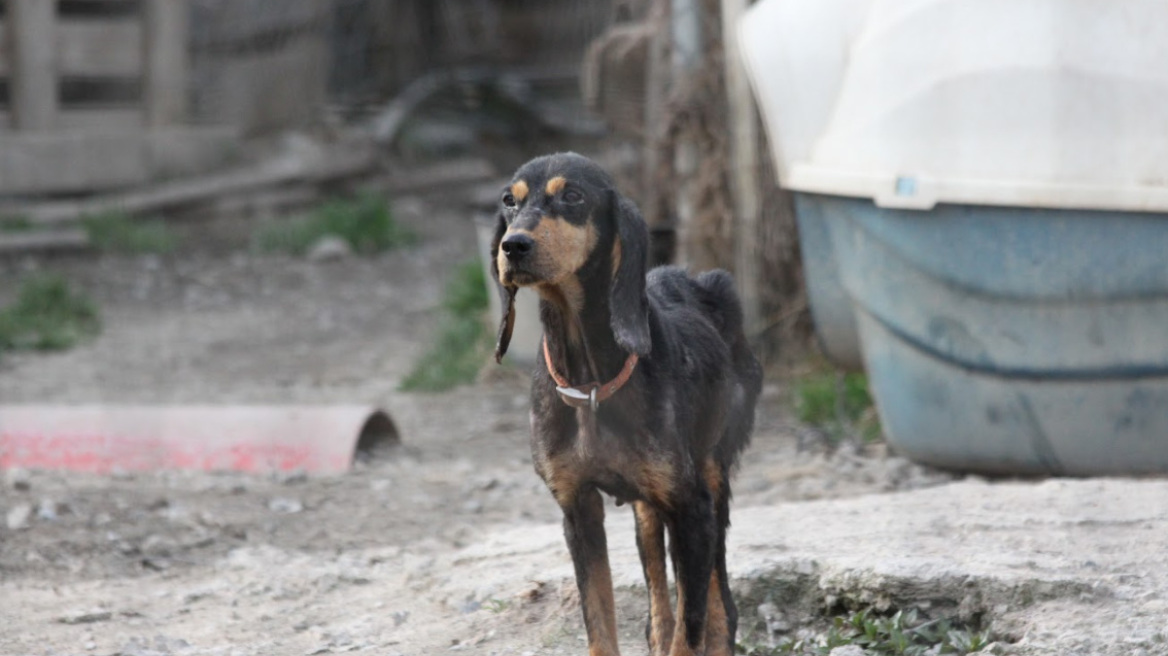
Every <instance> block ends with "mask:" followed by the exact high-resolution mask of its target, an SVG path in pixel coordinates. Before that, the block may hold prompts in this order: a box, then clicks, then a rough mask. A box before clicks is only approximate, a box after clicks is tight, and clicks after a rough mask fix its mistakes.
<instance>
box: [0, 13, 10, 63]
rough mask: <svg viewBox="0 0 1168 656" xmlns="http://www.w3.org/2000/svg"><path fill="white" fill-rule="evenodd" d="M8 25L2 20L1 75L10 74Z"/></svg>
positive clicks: (0, 25)
mask: <svg viewBox="0 0 1168 656" xmlns="http://www.w3.org/2000/svg"><path fill="white" fill-rule="evenodd" d="M8 67H9V64H8V26H7V25H6V24H5V21H4V20H0V77H5V76H7V75H8Z"/></svg>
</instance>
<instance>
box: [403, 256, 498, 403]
mask: <svg viewBox="0 0 1168 656" xmlns="http://www.w3.org/2000/svg"><path fill="white" fill-rule="evenodd" d="M442 306H443V310H444V312H445V317H444V319H443V322H442V324H441V327H440V331H439V333H438V336H437V338H436V339H435V341H434V344H433V345H432V346H431V347H430V349H429V350H427V351H426V352H425V353H424V354H423V355H422V357H421V358H419V359H418V361H417V363H416V364H415V365H414V369H413V371H411V372H410V374H409V375H408V376H406V378H405V380H403V381H402V384H401V389H402V390H405V391H415V392H440V391H444V390H448V389H451V388H453V387H455V386H456V385H459V384H462V383H467V382H471V381H473V380H474V379H475V376H476V375H477V374H478V371H479V368H480V367H481V366H482V364H483V362H484V361H485V359H486V357H487V354H488V353H489V352H490V348H491V335H490V332H489V331H488V330H487V327H486V324H484V323H483V312H484V311H485V310H486V309H487V281H486V276H485V274H484V273H483V268H482V265H481V264H480V263H479V261H478V260H471V261H469V262H465V263H463V264H462V265H461V266H459V267H458V269H457V270H456V271H455V273H454V275H453V276H452V277H451V279H450V281H449V282H448V283H447V285H446V293H445V296H444V297H443V302H442Z"/></svg>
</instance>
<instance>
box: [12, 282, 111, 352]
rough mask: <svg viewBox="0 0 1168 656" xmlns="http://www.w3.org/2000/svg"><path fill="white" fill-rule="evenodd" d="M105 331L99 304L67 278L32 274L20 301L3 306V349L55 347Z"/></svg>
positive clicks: (62, 347) (19, 296)
mask: <svg viewBox="0 0 1168 656" xmlns="http://www.w3.org/2000/svg"><path fill="white" fill-rule="evenodd" d="M99 332H101V320H100V318H99V317H98V313H97V307H96V306H95V305H94V304H93V301H91V300H90V299H89V298H88V297H86V296H85V295H84V294H82V293H80V292H75V291H73V290H72V289H70V288H69V283H68V282H66V281H65V279H64V278H61V277H60V276H55V275H43V276H36V277H32V278H28V279H27V280H25V281H24V283H23V284H22V285H21V288H20V294H19V295H18V296H17V298H16V302H15V303H13V304H12V305H10V306H8V307H6V308H4V309H3V310H0V352H3V351H6V350H14V351H15V350H40V351H55V350H63V349H67V348H70V347H72V346H73V345H74V344H76V343H77V342H79V341H81V340H82V339H85V338H88V337H93V336H95V335H97V334H98V333H99Z"/></svg>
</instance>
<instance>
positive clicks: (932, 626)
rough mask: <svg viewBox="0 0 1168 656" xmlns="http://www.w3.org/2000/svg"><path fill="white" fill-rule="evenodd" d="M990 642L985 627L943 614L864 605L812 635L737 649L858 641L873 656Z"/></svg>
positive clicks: (758, 653)
mask: <svg viewBox="0 0 1168 656" xmlns="http://www.w3.org/2000/svg"><path fill="white" fill-rule="evenodd" d="M990 643H991V640H990V637H989V634H988V633H987V632H985V631H974V630H970V629H969V628H967V627H961V626H958V625H955V624H954V623H953V622H952V621H951V620H948V619H944V618H941V619H936V620H930V621H924V622H922V621H921V620H920V618H919V616H918V614H917V612H916V611H915V610H910V611H908V612H907V613H906V612H902V611H897V612H896V614H894V615H879V614H876V613H873V612H872V611H871V610H870V609H864V610H860V611H857V612H854V613H851V614H850V615H841V616H837V617H833V618H832V620H831V626H830V627H829V628H828V629H827V630H826V631H823V632H821V633H819V634H818V635H815V636H813V637H810V638H805V639H802V640H796V639H794V638H789V639H787V640H785V641H782V642H780V643H779V644H778V645H776V646H763V645H759V644H756V643H751V642H747V643H740V644H739V645H738V651H739V653H741V654H745V655H746V656H827V655H828V654H830V653H831V650H832V649H835V648H837V647H844V646H848V645H856V646H858V647H860V648H862V649H864V650H865V653H868V654H873V655H874V656H926V654H954V655H956V656H964V655H965V654H972V653H975V652H978V651H981V650H983V649H985V648H986V647H987V646H988V645H989V644H990Z"/></svg>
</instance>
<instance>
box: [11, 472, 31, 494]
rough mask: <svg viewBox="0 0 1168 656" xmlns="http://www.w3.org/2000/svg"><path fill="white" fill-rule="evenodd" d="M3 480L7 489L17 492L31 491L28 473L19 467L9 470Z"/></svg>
mask: <svg viewBox="0 0 1168 656" xmlns="http://www.w3.org/2000/svg"><path fill="white" fill-rule="evenodd" d="M4 480H5V481H6V482H7V483H8V487H10V488H12V489H13V490H16V491H17V492H28V491H29V490H31V489H32V481H31V480H30V478H29V475H28V471H27V470H24V469H21V468H19V467H13V468H12V469H9V470H8V472H7V473H5V475H4Z"/></svg>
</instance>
